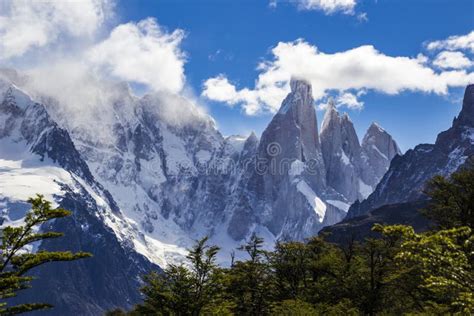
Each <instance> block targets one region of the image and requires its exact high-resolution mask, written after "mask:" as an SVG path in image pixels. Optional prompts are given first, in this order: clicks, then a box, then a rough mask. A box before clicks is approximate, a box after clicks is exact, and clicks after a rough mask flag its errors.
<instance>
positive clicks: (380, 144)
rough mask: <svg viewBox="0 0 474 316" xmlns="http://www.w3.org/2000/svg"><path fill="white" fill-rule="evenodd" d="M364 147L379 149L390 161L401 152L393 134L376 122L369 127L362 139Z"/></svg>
mask: <svg viewBox="0 0 474 316" xmlns="http://www.w3.org/2000/svg"><path fill="white" fill-rule="evenodd" d="M362 148H365V149H368V150H377V152H378V153H379V154H380V155H381V156H383V157H384V158H386V160H388V161H390V160H392V158H393V157H395V155H397V154H400V153H401V151H400V148H399V147H398V145H397V143H396V142H395V140H394V139H393V138H392V136H391V135H390V134H389V133H387V132H386V131H385V130H384V129H383V128H382V127H381V126H380V125H379V124H377V123H376V122H373V123H372V124H371V125H370V127H369V128H368V130H367V132H366V134H365V136H364V139H363V140H362Z"/></svg>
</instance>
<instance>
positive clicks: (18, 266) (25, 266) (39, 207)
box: [0, 195, 91, 315]
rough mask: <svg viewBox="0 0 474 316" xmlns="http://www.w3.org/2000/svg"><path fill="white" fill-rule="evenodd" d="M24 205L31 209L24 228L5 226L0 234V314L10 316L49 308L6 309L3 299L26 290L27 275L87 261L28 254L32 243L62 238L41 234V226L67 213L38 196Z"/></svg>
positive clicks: (67, 255) (80, 255)
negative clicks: (50, 264) (64, 263)
mask: <svg viewBox="0 0 474 316" xmlns="http://www.w3.org/2000/svg"><path fill="white" fill-rule="evenodd" d="M28 203H30V204H31V205H32V209H31V211H30V212H28V213H27V214H26V216H25V219H24V224H23V225H21V226H17V227H11V226H7V227H4V228H3V229H2V231H1V234H2V235H1V240H2V243H1V248H0V250H1V252H0V299H2V300H3V301H2V302H0V314H2V315H13V314H19V313H23V312H29V311H33V310H39V309H46V308H50V307H52V306H51V305H50V304H48V303H25V304H20V305H15V306H8V303H7V301H6V299H8V298H11V297H14V296H16V295H17V293H18V292H19V291H21V290H24V289H27V288H29V287H30V282H31V280H32V279H33V277H31V276H28V275H27V273H28V272H29V271H30V270H31V269H33V268H35V267H37V266H40V265H42V264H44V263H47V262H52V261H71V260H77V259H80V258H85V257H90V256H91V254H89V253H85V252H78V253H71V252H69V251H45V250H40V251H38V252H36V253H32V252H31V251H29V250H28V247H31V246H32V244H33V243H35V242H39V241H42V240H46V239H50V238H58V237H61V236H63V234H62V233H59V232H52V231H48V232H41V231H40V226H41V224H43V223H45V222H47V221H50V220H53V219H58V218H62V217H66V216H69V215H70V214H71V213H70V212H69V211H66V210H64V209H61V208H57V209H53V208H52V207H51V203H50V202H48V201H46V200H44V198H43V196H42V195H37V196H36V197H35V198H30V199H29V200H28Z"/></svg>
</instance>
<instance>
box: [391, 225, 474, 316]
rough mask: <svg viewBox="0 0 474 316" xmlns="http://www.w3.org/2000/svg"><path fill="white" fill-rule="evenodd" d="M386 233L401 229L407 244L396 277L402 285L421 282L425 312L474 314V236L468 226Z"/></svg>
mask: <svg viewBox="0 0 474 316" xmlns="http://www.w3.org/2000/svg"><path fill="white" fill-rule="evenodd" d="M384 230H385V231H387V230H399V231H400V232H401V233H403V234H404V241H403V242H402V244H401V246H400V251H399V252H398V253H397V255H396V257H395V259H396V260H397V262H398V263H399V266H400V267H403V268H402V269H400V270H399V271H397V274H399V275H400V274H402V275H403V274H407V273H408V272H413V271H415V272H416V273H410V274H409V277H407V276H405V277H402V280H403V281H404V282H403V283H405V284H406V283H409V282H413V281H410V279H411V278H415V279H416V280H417V282H418V284H417V285H416V287H414V289H416V290H418V293H417V294H418V295H416V296H417V297H420V298H422V299H421V301H418V306H421V308H422V310H424V311H433V310H441V311H448V312H450V313H464V314H470V313H473V312H474V294H473V293H474V269H473V257H474V255H473V254H474V235H473V234H472V230H471V229H470V228H469V227H465V226H464V227H458V228H451V229H446V230H440V231H436V232H434V233H433V232H427V233H423V234H416V233H415V232H414V231H413V230H410V229H406V228H403V227H402V226H401V225H400V226H388V227H385V228H384ZM412 280H413V279H412Z"/></svg>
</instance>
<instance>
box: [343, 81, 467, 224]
mask: <svg viewBox="0 0 474 316" xmlns="http://www.w3.org/2000/svg"><path fill="white" fill-rule="evenodd" d="M473 109H474V85H469V86H467V88H466V91H465V94H464V101H463V107H462V110H461V112H460V114H459V116H458V117H457V118H455V119H454V120H453V125H452V127H451V128H449V129H448V130H446V131H444V132H442V133H440V134H439V135H438V137H437V139H436V143H435V144H421V145H418V146H416V147H415V148H414V149H412V150H409V151H407V152H406V153H405V154H404V155H403V156H397V157H395V158H394V159H393V161H392V163H391V164H390V168H389V170H388V172H387V173H386V174H385V175H384V177H383V178H382V180H381V181H380V183H379V184H378V185H377V188H376V189H375V191H374V192H373V193H372V194H371V195H370V196H369V197H368V198H367V199H366V200H365V201H363V202H361V203H354V204H353V205H352V206H351V208H350V210H349V213H348V214H347V217H348V218H352V217H356V216H360V215H363V214H366V213H368V212H369V211H371V210H373V209H375V208H378V207H381V206H383V205H387V204H395V203H402V202H410V201H416V200H420V199H423V198H425V197H424V196H423V192H422V191H423V188H424V186H425V183H426V181H428V180H429V179H431V178H432V177H433V176H435V175H442V176H449V175H450V174H451V173H453V172H454V171H456V170H457V169H458V168H459V167H460V166H461V165H463V164H464V162H465V161H466V159H467V158H468V157H471V156H473V155H474V118H473V113H474V110H473Z"/></svg>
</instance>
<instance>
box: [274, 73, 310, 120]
mask: <svg viewBox="0 0 474 316" xmlns="http://www.w3.org/2000/svg"><path fill="white" fill-rule="evenodd" d="M290 88H291V92H290V93H289V94H288V96H287V97H286V98H285V100H283V103H282V104H281V107H280V111H278V113H279V114H286V113H287V112H288V111H289V110H290V109H291V108H298V109H297V110H296V111H299V112H301V110H302V109H301V108H304V109H308V108H311V109H313V104H314V100H313V92H312V89H311V84H310V83H309V82H308V81H305V80H302V79H291V81H290Z"/></svg>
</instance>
